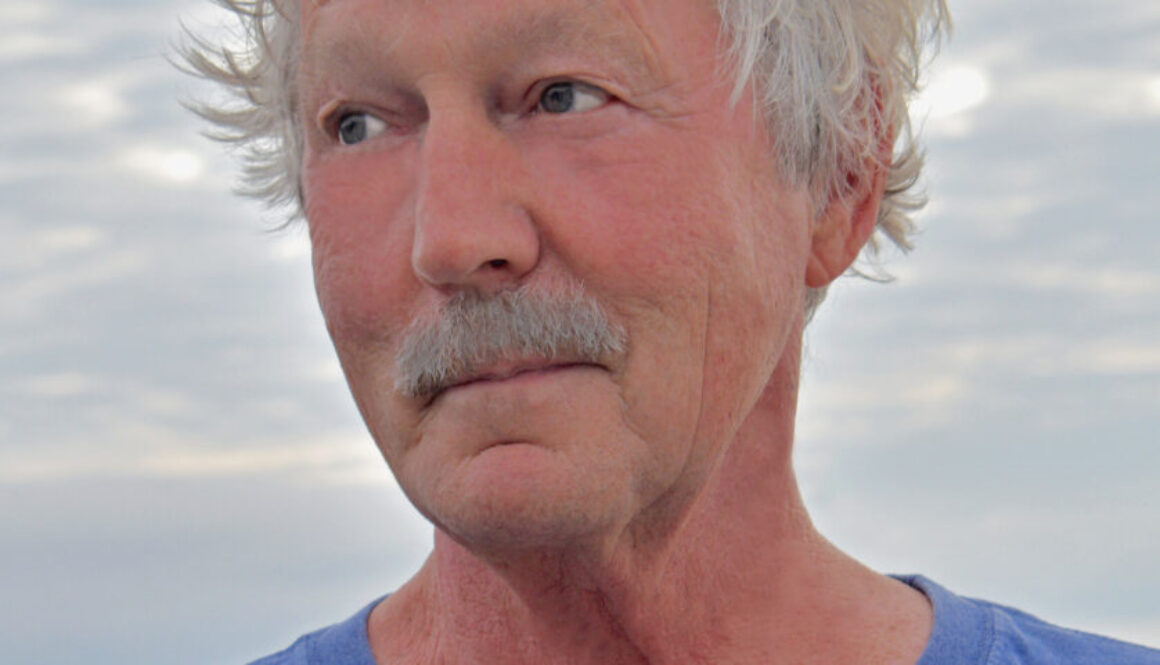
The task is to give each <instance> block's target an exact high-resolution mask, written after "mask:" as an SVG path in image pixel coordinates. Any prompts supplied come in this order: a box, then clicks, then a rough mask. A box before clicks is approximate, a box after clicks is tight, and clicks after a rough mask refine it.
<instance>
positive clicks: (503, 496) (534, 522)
mask: <svg viewBox="0 0 1160 665" xmlns="http://www.w3.org/2000/svg"><path fill="white" fill-rule="evenodd" d="M585 471H586V472H585ZM594 471H596V470H595V469H588V470H578V469H576V468H575V467H574V465H572V464H570V463H569V461H568V460H567V459H566V456H564V455H562V454H561V453H559V452H556V451H553V450H550V449H547V448H544V447H541V446H537V445H533V444H528V443H505V444H502V445H495V446H491V447H489V448H487V449H486V450H484V451H482V452H480V453H479V454H478V455H476V456H474V457H473V458H472V459H471V460H470V461H467V462H465V463H464V464H463V466H462V467H461V468H460V469H459V470H458V473H456V474H455V476H454V477H452V478H448V479H446V481H445V482H444V483H442V484H441V487H440V488H439V491H436V492H433V493H430V494H429V495H428V496H427V497H422V496H416V497H415V499H418V501H416V506H417V507H419V509H420V511H421V512H423V513H424V514H425V515H426V516H427V517H428V518H429V519H430V520H431V521H432V522H434V523H435V525H436V526H437V527H439V528H440V529H441V530H443V531H444V532H446V533H447V534H448V535H449V536H451V537H452V538H453V539H454V540H456V541H457V542H459V543H460V544H461V545H463V546H464V547H467V548H468V549H469V550H471V551H473V552H476V553H477V554H481V555H484V556H487V555H496V556H502V555H503V554H504V553H515V552H521V551H522V552H526V551H528V550H552V549H559V548H576V547H583V544H584V543H585V542H598V541H601V540H604V539H605V538H606V537H608V536H613V535H614V534H615V532H616V531H617V529H618V528H622V527H623V525H624V524H625V523H626V522H627V521H628V519H629V516H630V515H631V514H632V513H633V512H634V506H635V505H636V503H637V501H636V500H635V497H634V496H633V493H632V492H631V490H630V486H629V483H627V482H625V480H624V479H623V477H622V478H621V479H620V480H619V481H617V480H616V479H615V478H614V477H609V476H608V475H607V474H601V473H594ZM622 472H623V470H622Z"/></svg>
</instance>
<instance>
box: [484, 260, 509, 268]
mask: <svg viewBox="0 0 1160 665" xmlns="http://www.w3.org/2000/svg"><path fill="white" fill-rule="evenodd" d="M507 264H508V262H507V259H492V260H490V261H488V262H487V265H488V267H490V268H497V269H498V268H505V267H507Z"/></svg>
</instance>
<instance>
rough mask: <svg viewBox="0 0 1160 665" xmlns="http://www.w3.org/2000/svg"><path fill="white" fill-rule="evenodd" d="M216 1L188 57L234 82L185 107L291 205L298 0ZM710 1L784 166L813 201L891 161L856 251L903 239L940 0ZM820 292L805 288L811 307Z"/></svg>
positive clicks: (252, 184) (278, 200)
mask: <svg viewBox="0 0 1160 665" xmlns="http://www.w3.org/2000/svg"><path fill="white" fill-rule="evenodd" d="M215 1H216V2H218V3H219V4H220V5H222V6H223V7H225V8H227V9H229V10H231V11H232V12H233V13H234V14H235V15H236V16H237V17H238V18H239V19H240V22H241V26H242V28H243V31H244V38H245V39H244V44H243V45H242V46H241V47H238V48H232V47H230V46H226V45H220V44H212V43H209V42H208V40H206V39H204V38H200V37H198V36H197V35H194V34H192V33H190V32H189V31H187V35H188V36H189V41H188V42H187V44H186V45H185V46H184V47H183V48H182V49H181V55H182V57H183V59H184V61H185V63H187V64H188V66H189V68H191V69H192V71H193V72H194V73H196V74H198V75H201V76H204V77H205V78H207V79H210V80H212V81H215V82H217V83H219V84H220V85H221V86H222V87H223V88H224V89H225V90H226V91H227V92H228V94H229V96H230V101H228V102H226V103H224V104H219V105H214V104H198V105H195V106H194V107H193V108H194V110H195V111H196V112H197V113H199V114H200V115H202V116H203V117H205V118H206V119H208V120H209V121H210V122H211V123H213V125H214V126H215V127H216V128H217V129H216V131H215V132H213V133H211V135H212V136H214V137H215V138H218V139H221V140H224V141H227V142H230V143H234V144H236V145H238V146H239V147H240V149H241V151H242V154H241V161H242V164H243V177H242V185H241V187H240V188H239V191H240V192H242V193H244V194H248V195H251V196H254V197H257V198H259V199H262V200H264V201H265V202H266V203H267V204H268V205H270V206H271V207H280V206H288V207H289V209H290V211H291V213H290V218H291V219H294V218H297V217H300V216H301V214H302V208H303V200H302V189H301V186H300V180H299V179H300V174H301V161H302V128H301V127H300V121H299V118H298V116H297V108H296V104H297V91H296V89H295V80H296V73H297V72H296V67H297V57H298V49H299V46H300V43H299V42H300V38H299V25H298V2H299V0H215ZM716 2H717V6H718V11H719V13H720V15H721V18H722V23H723V28H724V36H726V37H727V49H726V54H727V55H728V56H729V60H728V64H729V66H730V67H732V72H733V73H734V74H735V76H736V81H737V88H736V93H737V94H738V95H739V94H740V93H741V92H742V91H743V89H744V86H746V85H753V86H754V87H755V91H756V96H757V99H758V103H759V104H760V106H761V110H762V112H763V117H764V118H765V120H766V122H768V123H770V128H771V130H772V131H771V135H772V136H774V137H775V141H776V144H777V145H776V154H775V155H774V156H773V158H774V159H775V160H776V163H777V165H778V166H779V167H780V169H781V173H782V174H783V176H784V177H786V178H788V179H789V180H790V182H792V183H794V184H798V185H802V186H808V187H809V188H810V190H811V192H812V194H813V197H814V201H815V206H816V208H817V209H819V210H820V209H822V208H824V207H825V204H826V203H828V202H829V201H831V200H832V199H833V198H834V197H835V196H840V195H842V194H844V193H846V192H847V191H848V190H849V188H850V187H852V186H855V185H856V183H858V182H859V178H861V177H864V176H865V175H866V174H867V165H868V164H876V165H877V166H882V167H885V168H887V169H888V173H887V180H886V193H885V196H884V198H883V201H882V205H881V207H880V209H879V212H878V219H877V222H876V229H875V233H874V235H873V236H872V237H871V238H870V241H869V242H868V243H867V245H866V248H865V250H864V254H866V255H868V256H867V258H869V259H871V260H873V259H874V258H876V255H877V253H878V251H879V248H880V246H881V245H882V243H883V240H884V239H885V240H887V241H889V242H891V243H893V244H894V245H896V246H897V247H899V248H901V249H903V250H908V249H910V247H911V243H910V235H911V234H912V233H913V231H914V222H913V220H912V215H913V213H914V212H915V211H916V210H918V209H919V208H921V207H922V205H923V204H924V203H925V199H924V198H923V196H922V195H921V194H920V193H917V192H916V191H915V185H916V182H917V180H918V177H919V173H920V171H921V169H922V156H921V153H920V152H919V150H918V149H917V146H916V144H915V142H914V140H913V137H912V134H911V128H910V121H909V114H908V112H907V102H908V99H909V97H910V96H911V95H912V94H913V93H914V92H915V91H916V90H917V89H918V83H919V75H920V70H921V66H922V64H923V47H924V45H926V44H927V43H936V44H937V41H938V37H939V35H940V34H941V32H942V31H943V30H945V29H947V28H949V25H950V15H949V12H948V10H947V8H946V0H716ZM884 140H885V141H887V142H889V141H893V144H892V145H887V144H886V143H884ZM885 161H888V162H889V163H883V162H885ZM858 272H859V274H864V273H861V271H858ZM824 295H825V291H824V289H813V290H811V291H810V292H809V293H808V294H807V303H806V304H807V311H808V312H810V313H812V312H813V310H814V308H815V307H816V306H817V305H818V304H819V303H820V302H821V300H822V298H823V297H824Z"/></svg>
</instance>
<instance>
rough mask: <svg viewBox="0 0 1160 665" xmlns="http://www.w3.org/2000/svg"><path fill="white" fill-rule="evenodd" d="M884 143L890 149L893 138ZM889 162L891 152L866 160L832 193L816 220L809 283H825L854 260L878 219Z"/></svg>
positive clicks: (815, 286) (807, 278)
mask: <svg viewBox="0 0 1160 665" xmlns="http://www.w3.org/2000/svg"><path fill="white" fill-rule="evenodd" d="M884 143H885V144H886V146H887V148H886V149H887V150H889V149H890V148H889V146H890V145H891V144H892V142H888V141H884ZM888 164H889V153H887V154H886V156H885V158H884V159H874V158H867V159H866V160H864V162H863V164H862V167H863V168H862V172H861V173H849V174H847V175H846V183H847V187H846V189H845V191H844V192H839V193H836V194H833V195H831V199H830V201H829V203H828V204H827V205H826V208H825V209H824V210H823V212H822V213H821V215H820V216H818V218H817V219H815V220H814V230H813V236H812V239H811V248H810V258H809V263H808V264H807V265H806V286H809V287H810V288H815V289H817V288H821V287H824V286H826V285H827V284H829V283H830V282H832V281H834V280H835V279H837V278H838V277H840V276H841V275H842V274H843V273H845V272H846V270H847V269H848V268H849V267H850V266H851V264H853V263H854V259H856V258H857V257H858V253H859V252H861V251H862V247H863V246H864V245H865V244H866V241H867V240H869V239H870V234H871V233H873V232H874V226H875V224H876V223H877V221H878V208H879V206H880V205H881V204H882V196H883V190H884V189H885V187H886V170H887V168H888V167H887V165H888Z"/></svg>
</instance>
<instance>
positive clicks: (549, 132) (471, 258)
mask: <svg viewBox="0 0 1160 665" xmlns="http://www.w3.org/2000/svg"><path fill="white" fill-rule="evenodd" d="M718 27H719V26H718V17H717V15H716V13H715V10H714V9H713V7H712V3H711V2H709V1H708V0H638V1H632V0H597V1H593V0H486V1H485V0H330V1H329V2H326V3H325V4H316V3H315V2H314V1H313V0H305V1H304V2H303V30H304V37H303V39H304V54H303V62H302V68H301V72H300V77H299V83H300V94H301V110H302V116H303V119H304V125H305V126H306V129H305V132H306V148H305V168H304V176H303V178H304V180H303V183H304V187H305V197H306V203H307V217H308V219H309V224H310V231H311V237H312V241H313V244H314V267H315V276H316V281H317V289H318V295H319V299H320V301H321V304H322V309H323V312H324V315H325V317H326V320H327V323H328V327H329V330H330V333H331V335H332V336H333V338H334V342H335V345H336V347H337V349H338V353H339V357H340V359H341V361H342V364H343V367H344V369H345V371H346V374H347V378H348V380H349V382H350V385H351V389H352V391H353V393H354V396H355V398H356V401H357V402H358V405H359V407H360V409H361V411H362V414H363V416H364V418H365V419H366V421H367V423H368V425H369V427H370V429H371V432H372V433H373V435H374V437H375V439H376V441H377V443H378V445H379V447H380V448H381V450H382V452H383V454H384V456H385V457H386V459H387V460H388V462H389V463H390V465H391V467H392V469H393V470H394V472H395V474H396V475H397V477H398V479H399V481H400V483H401V485H402V486H403V488H404V490H405V491H406V492H407V494H408V495H409V496H410V498H411V499H412V501H414V502H415V504H416V505H417V506H418V507H419V509H420V510H421V511H423V512H424V514H426V515H427V516H428V517H429V518H431V519H432V520H433V521H435V522H436V524H438V525H440V526H441V527H443V528H444V529H446V530H447V531H449V532H450V533H451V534H453V535H454V536H456V537H457V538H459V539H460V540H462V541H464V542H468V543H476V544H479V545H480V546H488V545H489V544H490V545H496V546H501V545H505V544H508V545H510V544H511V543H513V542H517V543H518V542H526V543H527V544H529V545H536V544H540V545H542V544H550V543H566V542H569V541H571V540H572V539H576V538H582V537H590V536H593V535H599V534H604V533H620V532H622V531H623V529H624V528H625V527H632V526H641V527H645V528H647V526H648V525H647V522H648V521H649V520H650V519H652V518H651V517H650V515H652V516H654V517H655V515H656V514H659V513H661V512H664V510H663V509H664V508H665V507H666V502H671V501H677V500H682V499H681V497H688V496H690V495H691V493H693V492H695V490H696V488H697V487H699V486H700V485H701V484H702V483H703V482H704V481H705V478H706V477H707V475H708V474H709V473H710V472H711V468H712V466H713V464H714V462H715V461H716V460H717V459H718V458H719V456H720V455H721V454H722V453H723V451H724V449H725V448H726V446H727V443H728V441H729V440H730V439H731V438H732V436H733V434H735V432H736V429H737V428H738V427H739V425H740V423H741V421H742V420H743V419H744V418H745V417H746V415H747V413H749V411H750V410H751V408H752V407H753V405H754V403H755V401H756V400H757V399H758V397H759V396H760V395H761V393H762V390H763V388H764V386H765V385H766V383H767V381H768V379H769V376H770V373H771V371H772V370H773V368H774V366H775V365H776V364H777V363H778V362H779V360H780V358H781V356H782V354H783V352H785V351H786V348H787V340H790V339H792V335H793V333H794V331H795V329H797V328H799V327H800V325H801V308H802V305H801V301H802V290H803V285H802V282H803V275H804V274H805V272H806V263H807V256H808V254H809V251H810V225H809V213H808V211H809V204H808V202H807V199H806V197H805V195H804V194H803V193H802V192H800V191H797V190H795V189H791V188H789V187H788V186H785V185H783V184H781V183H780V180H779V179H778V177H777V174H776V173H775V172H774V170H773V168H772V166H771V164H772V159H771V158H770V156H769V155H770V139H769V137H767V136H766V135H765V134H764V130H763V127H762V125H761V123H760V122H759V120H758V119H757V118H756V117H755V114H754V112H753V109H752V107H751V104H750V100H749V98H748V97H747V96H743V97H742V99H741V101H740V102H739V103H738V104H736V105H731V104H730V103H729V94H730V91H731V89H732V80H731V79H730V77H729V76H728V74H727V73H725V72H727V70H726V68H725V67H723V64H722V61H721V59H720V57H719V49H720V44H721V41H720V40H719V35H718ZM575 283H580V284H582V285H583V287H584V290H585V292H586V293H587V294H588V295H589V296H591V297H592V298H593V299H594V300H595V301H596V302H597V303H599V305H600V307H601V308H602V309H603V310H604V311H605V313H606V314H607V315H608V318H609V319H610V320H611V322H612V323H613V324H614V326H617V327H619V328H621V329H623V331H624V333H625V341H626V347H625V351H624V353H609V354H605V355H604V356H602V357H601V358H600V359H599V361H591V362H587V363H584V364H569V365H566V366H560V365H556V366H554V367H553V364H552V362H551V361H550V359H546V358H544V357H542V356H539V355H537V354H529V353H528V352H526V351H518V350H512V351H511V352H510V353H508V354H506V355H505V357H504V359H503V360H502V362H499V361H496V362H494V363H493V366H489V367H482V368H478V367H477V368H475V369H474V370H473V372H474V374H472V375H471V376H469V377H466V378H467V379H473V378H475V379H478V378H485V379H488V380H475V381H470V382H464V381H463V380H460V381H458V382H457V385H455V386H453V387H450V388H449V389H446V390H442V391H441V392H438V393H437V394H435V395H433V396H432V395H421V396H419V397H412V396H408V395H405V394H403V393H401V392H399V391H397V390H396V388H395V381H396V378H397V377H396V356H397V354H398V352H399V348H400V344H401V343H402V340H403V339H404V337H405V335H406V334H407V326H408V325H409V324H411V323H412V321H414V320H416V319H418V320H422V321H426V320H432V319H436V318H437V316H438V313H439V312H440V310H441V308H442V307H444V306H445V305H446V303H447V302H448V301H449V300H450V299H451V298H453V297H454V296H455V295H456V294H460V293H464V292H472V293H482V294H493V293H496V292H500V291H506V290H511V289H515V288H517V287H521V286H526V287H531V288H533V289H534V290H536V291H540V292H547V293H558V292H563V291H566V290H567V288H568V285H570V284H575ZM516 370H518V371H521V373H519V374H517V375H514V376H511V374H512V372H513V371H516ZM524 370H537V371H524ZM504 377H507V378H504ZM460 378H461V379H463V378H464V377H460ZM432 397H433V398H432Z"/></svg>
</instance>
